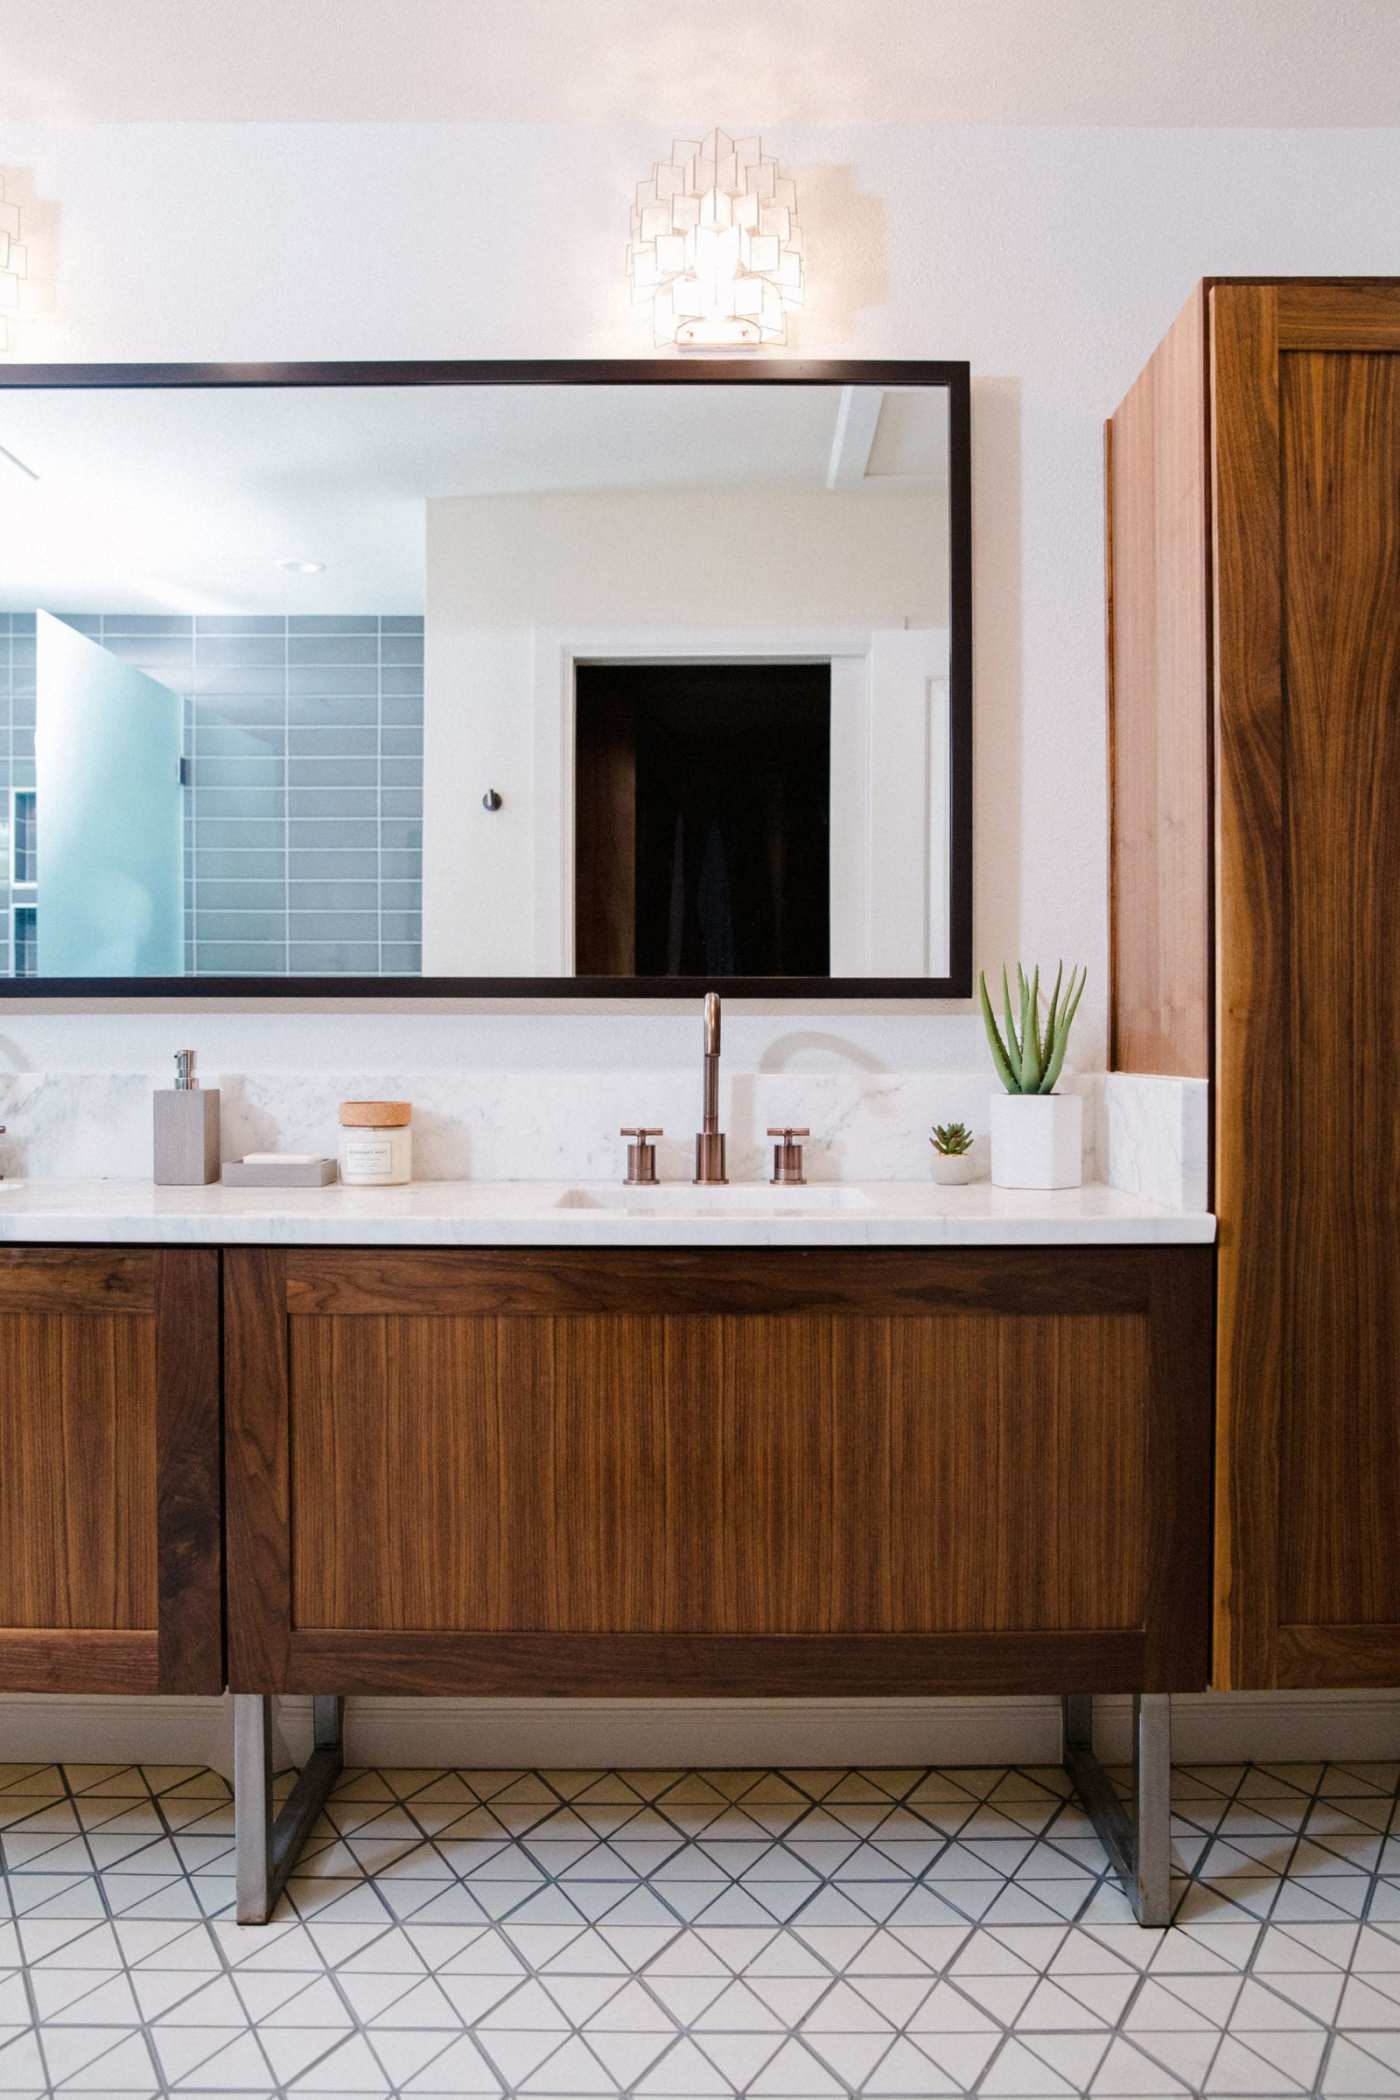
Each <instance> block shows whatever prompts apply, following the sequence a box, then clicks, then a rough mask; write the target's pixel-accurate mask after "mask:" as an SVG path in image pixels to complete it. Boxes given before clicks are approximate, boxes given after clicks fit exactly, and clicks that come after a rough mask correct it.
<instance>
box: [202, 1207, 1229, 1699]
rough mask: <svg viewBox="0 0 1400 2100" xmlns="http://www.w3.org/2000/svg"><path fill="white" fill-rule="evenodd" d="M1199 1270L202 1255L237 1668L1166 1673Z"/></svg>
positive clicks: (1048, 1252) (1179, 1638)
mask: <svg viewBox="0 0 1400 2100" xmlns="http://www.w3.org/2000/svg"><path fill="white" fill-rule="evenodd" d="M1212 1267H1213V1264H1212V1250H1211V1249H1210V1248H1208V1247H1166V1248H1112V1249H1109V1248H995V1249H967V1250H960V1251H922V1250H911V1251H897V1250H885V1249H868V1250H867V1249H858V1250H840V1251H818V1250H800V1251H796V1250H795V1251H776V1250H759V1251H752V1250H730V1249H714V1250H709V1249H706V1250H699V1251H691V1250H686V1251H681V1250H669V1249H668V1250H659V1251H642V1250H634V1249H606V1250H588V1251H576V1250H565V1249H558V1248H550V1249H541V1248H520V1249H503V1250H483V1251H469V1250H451V1251H445V1252H444V1251H440V1250H422V1251H400V1250H393V1251H380V1252H374V1251H370V1250H354V1251H344V1250H326V1249H319V1250H312V1249H294V1250H287V1251H273V1250H262V1249H257V1250H248V1249H229V1250H228V1252H227V1253H226V1255H225V1287H226V1295H225V1352H226V1353H225V1361H226V1403H227V1493H228V1520H229V1613H230V1622H229V1639H230V1683H231V1685H232V1687H233V1689H234V1690H235V1691H249V1692H273V1691H295V1692H320V1693H376V1692H377V1693H394V1692H413V1693H429V1694H431V1693H444V1694H446V1693H454V1694H463V1693H478V1694H490V1693H495V1694H505V1693H536V1694H546V1693H555V1694H595V1695H599V1694H603V1695H607V1694H618V1695H624V1694H625V1695H628V1696H646V1695H672V1696H675V1695H691V1694H694V1695H697V1696H699V1695H706V1696H742V1695H747V1696H754V1695H760V1696H762V1695H768V1696H771V1695H774V1694H793V1695H796V1694H806V1695H809V1696H822V1695H832V1696H840V1695H859V1694H866V1695H870V1694H895V1693H904V1694H908V1693H930V1694H933V1693H973V1692H984V1693H995V1692H1006V1693H1013V1692H1059V1691H1064V1690H1066V1689H1073V1690H1076V1691H1079V1690H1082V1691H1094V1690H1101V1691H1109V1690H1112V1691H1129V1690H1133V1689H1142V1690H1188V1689H1192V1688H1196V1687H1199V1686H1201V1685H1203V1684H1204V1682H1205V1674H1206V1632H1207V1596H1208V1585H1209V1570H1208V1558H1207V1556H1208V1524H1209V1506H1208V1504H1209V1445H1210V1361H1209V1359H1210V1319H1211V1291H1212Z"/></svg>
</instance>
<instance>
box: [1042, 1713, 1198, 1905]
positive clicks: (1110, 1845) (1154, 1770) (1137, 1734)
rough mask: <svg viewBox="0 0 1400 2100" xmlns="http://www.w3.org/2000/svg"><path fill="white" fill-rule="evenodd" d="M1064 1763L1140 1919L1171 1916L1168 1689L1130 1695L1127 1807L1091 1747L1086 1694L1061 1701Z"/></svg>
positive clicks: (1091, 1716)
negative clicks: (1130, 1766)
mask: <svg viewBox="0 0 1400 2100" xmlns="http://www.w3.org/2000/svg"><path fill="white" fill-rule="evenodd" d="M1063 1709H1064V1765H1065V1770H1066V1771H1067V1772H1068V1773H1069V1776H1070V1778H1071V1779H1072V1780H1073V1781H1074V1790H1075V1792H1076V1793H1077V1794H1078V1796H1079V1798H1080V1801H1081V1802H1082V1803H1083V1805H1084V1811H1085V1813H1086V1815H1087V1816H1088V1817H1089V1820H1090V1821H1091V1822H1092V1824H1093V1826H1094V1828H1095V1830H1096V1831H1097V1832H1098V1834H1099V1837H1100V1839H1101V1840H1102V1842H1103V1847H1104V1850H1105V1851H1106V1852H1107V1854H1108V1856H1109V1859H1110V1861H1111V1863H1112V1865H1113V1867H1114V1870H1115V1872H1116V1873H1117V1874H1118V1876H1119V1878H1120V1880H1121V1881H1122V1883H1123V1886H1124V1888H1125V1889H1126V1891H1127V1894H1128V1900H1129V1901H1130V1903H1131V1904H1132V1906H1133V1910H1134V1912H1135V1913H1136V1916H1137V1921H1138V1923H1139V1925H1167V1924H1170V1922H1171V1853H1172V1840H1171V1777H1172V1762H1171V1757H1172V1733H1171V1731H1172V1702H1171V1694H1170V1693H1169V1692H1138V1693H1136V1694H1135V1695H1134V1698H1133V1809H1132V1814H1131V1816H1130V1815H1129V1814H1128V1813H1127V1812H1126V1811H1125V1809H1124V1807H1123V1804H1122V1802H1121V1801H1120V1800H1119V1798H1118V1795H1117V1793H1116V1792H1115V1791H1114V1788H1113V1785H1112V1783H1111V1781H1110V1780H1109V1777H1108V1774H1107V1773H1106V1772H1105V1771H1104V1768H1103V1766H1102V1765H1101V1764H1100V1763H1099V1760H1098V1758H1097V1757H1096V1756H1095V1754H1094V1701H1093V1696H1092V1694H1087V1693H1075V1694H1073V1695H1072V1696H1070V1697H1069V1698H1067V1699H1065V1700H1064V1701H1063Z"/></svg>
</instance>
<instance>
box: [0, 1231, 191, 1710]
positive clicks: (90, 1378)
mask: <svg viewBox="0 0 1400 2100" xmlns="http://www.w3.org/2000/svg"><path fill="white" fill-rule="evenodd" d="M218 1267H219V1257H218V1255H217V1254H216V1253H212V1252H207V1251H204V1250H198V1251H195V1250H188V1251H187V1250H180V1251H171V1252H159V1253H154V1252H148V1251H131V1252H128V1251H120V1252H114V1251H111V1250H109V1249H106V1248H102V1249H100V1250H98V1249H92V1250H90V1249H87V1248H77V1247H10V1248H4V1249H0V1541H3V1550H0V1691H10V1692H53V1691H58V1692H118V1693H123V1692H125V1693H152V1692H218V1691H221V1690H222V1689H223V1677H224V1672H223V1638H222V1600H221V1591H220V1586H221V1578H222V1566H221V1551H220V1521H221V1513H220V1493H219V1286H218Z"/></svg>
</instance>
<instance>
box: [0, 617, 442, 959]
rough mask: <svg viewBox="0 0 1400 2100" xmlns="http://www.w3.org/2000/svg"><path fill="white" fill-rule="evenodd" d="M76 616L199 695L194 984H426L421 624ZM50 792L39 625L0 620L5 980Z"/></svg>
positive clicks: (140, 663) (188, 702)
mask: <svg viewBox="0 0 1400 2100" xmlns="http://www.w3.org/2000/svg"><path fill="white" fill-rule="evenodd" d="M63 617H64V618H65V619H67V620H68V621H69V622H70V624H71V625H72V626H74V627H76V628H78V629H79V630H80V631H81V632H82V633H84V634H87V635H89V636H91V638H92V639H93V640H94V641H98V642H100V643H101V644H102V645H103V647H104V648H107V649H110V650H111V651H112V653H113V654H114V655H117V656H120V657H121V658H122V659H123V660H124V661H125V662H128V663H132V664H135V665H136V666H137V667H138V668H139V669H141V670H143V671H146V672H148V673H149V675H150V676H151V677H152V678H158V679H160V680H161V682H162V683H163V684H165V685H169V686H171V687H173V689H174V690H175V691H176V692H178V693H180V694H181V695H182V696H183V697H184V701H185V750H186V755H187V756H188V758H189V759H190V761H191V765H190V772H191V785H190V787H189V788H188V789H187V790H186V803H185V882H186V889H185V904H186V920H185V925H186V945H185V967H186V969H187V971H189V972H190V973H191V974H199V975H204V976H209V975H223V974H242V973H244V972H254V973H256V974H258V975H269V974H272V975H278V974H281V975H285V974H287V973H289V972H290V973H292V974H294V975H303V974H304V975H312V974H316V975H319V974H323V973H324V974H330V975H336V974H341V975H343V974H345V973H347V972H349V973H353V974H355V975H363V976H376V975H381V974H399V973H409V974H412V973H415V972H417V971H418V970H420V969H421V968H422V844H423V622H422V619H421V618H420V617H417V616H414V615H408V614H395V615H392V616H388V615H386V616H384V617H382V618H381V617H379V616H377V615H374V614H365V613H354V614H346V615H344V616H337V615H335V614H319V615H316V616H314V617H311V616H293V617H290V618H282V617H280V616H273V615H268V614H257V615H252V616H244V617H240V616H237V615H226V614H219V615H217V616H204V615H196V616H194V617H192V618H191V617H184V616H176V615H159V616H152V615H148V614H141V615H137V614H130V613H71V614H70V613H65V614H64V615H63ZM33 781H34V616H33V614H32V613H0V814H3V824H4V837H3V842H0V935H3V940H2V941H0V974H6V973H8V971H9V969H10V949H9V940H10V931H11V922H12V917H13V911H12V905H13V902H14V899H13V897H12V894H11V887H10V876H11V843H10V825H11V815H12V791H13V790H14V789H16V788H24V787H26V786H32V785H33ZM41 875H42V871H41ZM41 895H42V892H41Z"/></svg>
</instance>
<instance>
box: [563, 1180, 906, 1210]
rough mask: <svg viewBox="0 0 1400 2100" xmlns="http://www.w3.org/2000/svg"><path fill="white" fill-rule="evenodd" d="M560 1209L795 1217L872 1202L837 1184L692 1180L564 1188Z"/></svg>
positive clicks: (857, 1191) (862, 1207)
mask: <svg viewBox="0 0 1400 2100" xmlns="http://www.w3.org/2000/svg"><path fill="white" fill-rule="evenodd" d="M554 1207H555V1209H556V1210H601V1211H628V1212H643V1213H650V1212H654V1211H665V1212H670V1213H672V1214H676V1213H679V1214H681V1215H686V1214H689V1213H694V1214H698V1215H700V1216H702V1217H735V1216H740V1217H750V1216H754V1215H758V1216H761V1217H774V1218H781V1217H792V1216H801V1215H806V1214H810V1213H811V1212H813V1211H817V1212H821V1211H852V1210H869V1208H870V1198H869V1197H868V1196H867V1195H866V1194H865V1193H864V1192H863V1191H862V1190H861V1189H852V1188H842V1187H839V1186H838V1185H836V1184H835V1183H832V1182H824V1183H819V1184H817V1185H816V1186H812V1185H810V1184H799V1185H798V1186H797V1187H795V1188H782V1187H778V1188H775V1187H772V1186H770V1185H768V1184H766V1183H765V1184H761V1185H758V1186H754V1185H753V1184H751V1183H740V1184H737V1185H736V1184H735V1183H732V1182H729V1183H723V1184H721V1185H719V1186H709V1185H707V1186H704V1187H699V1188H697V1187H696V1186H695V1185H694V1184H693V1183H691V1182H658V1183H656V1184H654V1185H650V1186H645V1187H637V1188H629V1187H627V1185H626V1184H625V1183H619V1184H618V1185H617V1186H616V1187H615V1188H610V1187H605V1186H593V1187H588V1188H571V1189H565V1190H564V1191H563V1193H562V1194H561V1195H559V1196H556V1197H555V1199H554Z"/></svg>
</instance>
